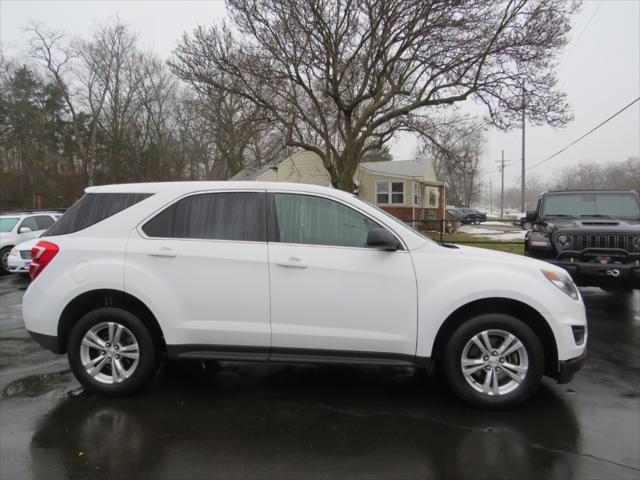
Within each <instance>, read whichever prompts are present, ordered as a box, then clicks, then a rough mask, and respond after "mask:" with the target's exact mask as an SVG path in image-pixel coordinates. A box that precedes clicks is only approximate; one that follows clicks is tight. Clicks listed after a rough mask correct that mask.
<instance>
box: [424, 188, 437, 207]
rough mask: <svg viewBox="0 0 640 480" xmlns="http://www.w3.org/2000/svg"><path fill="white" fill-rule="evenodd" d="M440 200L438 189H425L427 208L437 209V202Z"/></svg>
mask: <svg viewBox="0 0 640 480" xmlns="http://www.w3.org/2000/svg"><path fill="white" fill-rule="evenodd" d="M439 199H440V192H439V191H438V187H428V188H427V208H438V200H439Z"/></svg>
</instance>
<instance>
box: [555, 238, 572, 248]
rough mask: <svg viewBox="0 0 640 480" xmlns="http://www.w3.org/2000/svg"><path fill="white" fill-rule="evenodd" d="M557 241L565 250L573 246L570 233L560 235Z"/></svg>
mask: <svg viewBox="0 0 640 480" xmlns="http://www.w3.org/2000/svg"><path fill="white" fill-rule="evenodd" d="M556 243H557V244H558V246H559V247H560V248H562V249H563V250H565V249H567V248H569V247H570V246H571V238H569V236H568V235H558V237H557V238H556Z"/></svg>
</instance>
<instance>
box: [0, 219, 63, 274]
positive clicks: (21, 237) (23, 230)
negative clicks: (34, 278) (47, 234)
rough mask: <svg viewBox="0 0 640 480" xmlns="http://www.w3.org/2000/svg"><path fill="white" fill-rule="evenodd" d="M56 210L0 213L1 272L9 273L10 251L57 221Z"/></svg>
mask: <svg viewBox="0 0 640 480" xmlns="http://www.w3.org/2000/svg"><path fill="white" fill-rule="evenodd" d="M60 216H61V215H60V214H59V213H56V212H48V211H47V212H44V211H28V212H10V213H3V214H0V274H5V273H9V271H10V269H9V265H8V260H9V252H11V249H12V248H13V247H14V246H16V245H18V244H20V243H22V242H25V241H26V240H31V239H32V238H37V237H39V236H40V235H41V234H42V233H43V232H44V231H45V230H46V229H47V228H49V227H50V226H51V225H53V224H54V223H55V221H56V220H58V218H60Z"/></svg>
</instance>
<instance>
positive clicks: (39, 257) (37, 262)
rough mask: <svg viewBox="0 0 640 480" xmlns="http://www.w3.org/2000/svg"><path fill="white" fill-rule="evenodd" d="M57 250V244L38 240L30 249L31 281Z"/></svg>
mask: <svg viewBox="0 0 640 480" xmlns="http://www.w3.org/2000/svg"><path fill="white" fill-rule="evenodd" d="M58 250H59V249H58V246H57V245H55V244H53V243H51V242H38V243H37V244H36V246H35V247H33V248H32V249H31V265H29V276H30V277H31V281H33V280H35V279H36V277H37V276H38V275H40V273H41V272H42V271H43V270H44V268H45V267H46V266H47V265H49V263H50V262H51V260H53V257H55V256H56V255H57V253H58Z"/></svg>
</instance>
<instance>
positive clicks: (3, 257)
mask: <svg viewBox="0 0 640 480" xmlns="http://www.w3.org/2000/svg"><path fill="white" fill-rule="evenodd" d="M12 248H13V247H11V246H9V247H4V248H3V249H2V250H0V275H8V274H9V264H8V261H9V252H10V251H11V249H12Z"/></svg>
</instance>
